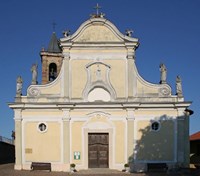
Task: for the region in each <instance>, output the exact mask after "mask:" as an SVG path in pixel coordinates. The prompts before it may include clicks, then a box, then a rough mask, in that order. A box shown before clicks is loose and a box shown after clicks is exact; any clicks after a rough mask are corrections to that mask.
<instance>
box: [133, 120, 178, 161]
mask: <svg viewBox="0 0 200 176" xmlns="http://www.w3.org/2000/svg"><path fill="white" fill-rule="evenodd" d="M174 133H175V131H174V121H173V120H164V121H160V129H159V130H158V131H152V130H151V121H150V120H141V121H138V122H137V145H136V148H137V160H149V161H152V160H153V161H162V160H164V161H173V159H174Z"/></svg>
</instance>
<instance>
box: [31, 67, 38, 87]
mask: <svg viewBox="0 0 200 176" xmlns="http://www.w3.org/2000/svg"><path fill="white" fill-rule="evenodd" d="M37 68H38V65H37V64H33V65H32V67H31V72H32V82H31V84H37V74H38V71H37Z"/></svg>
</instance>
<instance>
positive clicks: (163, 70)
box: [160, 63, 167, 84]
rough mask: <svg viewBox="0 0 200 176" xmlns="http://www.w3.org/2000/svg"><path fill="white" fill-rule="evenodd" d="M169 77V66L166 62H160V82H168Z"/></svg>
mask: <svg viewBox="0 0 200 176" xmlns="http://www.w3.org/2000/svg"><path fill="white" fill-rule="evenodd" d="M166 79H167V68H166V66H165V64H163V63H161V64H160V84H163V83H166Z"/></svg>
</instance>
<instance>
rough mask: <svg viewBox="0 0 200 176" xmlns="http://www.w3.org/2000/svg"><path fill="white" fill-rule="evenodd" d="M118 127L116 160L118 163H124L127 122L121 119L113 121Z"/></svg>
mask: <svg viewBox="0 0 200 176" xmlns="http://www.w3.org/2000/svg"><path fill="white" fill-rule="evenodd" d="M113 123H114V125H115V127H116V128H115V129H116V133H115V136H114V138H115V161H116V163H124V162H125V161H124V157H125V156H124V155H125V153H124V151H125V146H124V140H125V134H124V132H125V124H124V123H123V122H121V121H113Z"/></svg>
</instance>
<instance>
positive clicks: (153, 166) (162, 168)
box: [147, 163, 168, 172]
mask: <svg viewBox="0 0 200 176" xmlns="http://www.w3.org/2000/svg"><path fill="white" fill-rule="evenodd" d="M147 169H148V172H166V171H167V169H168V166H167V164H166V163H147Z"/></svg>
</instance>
